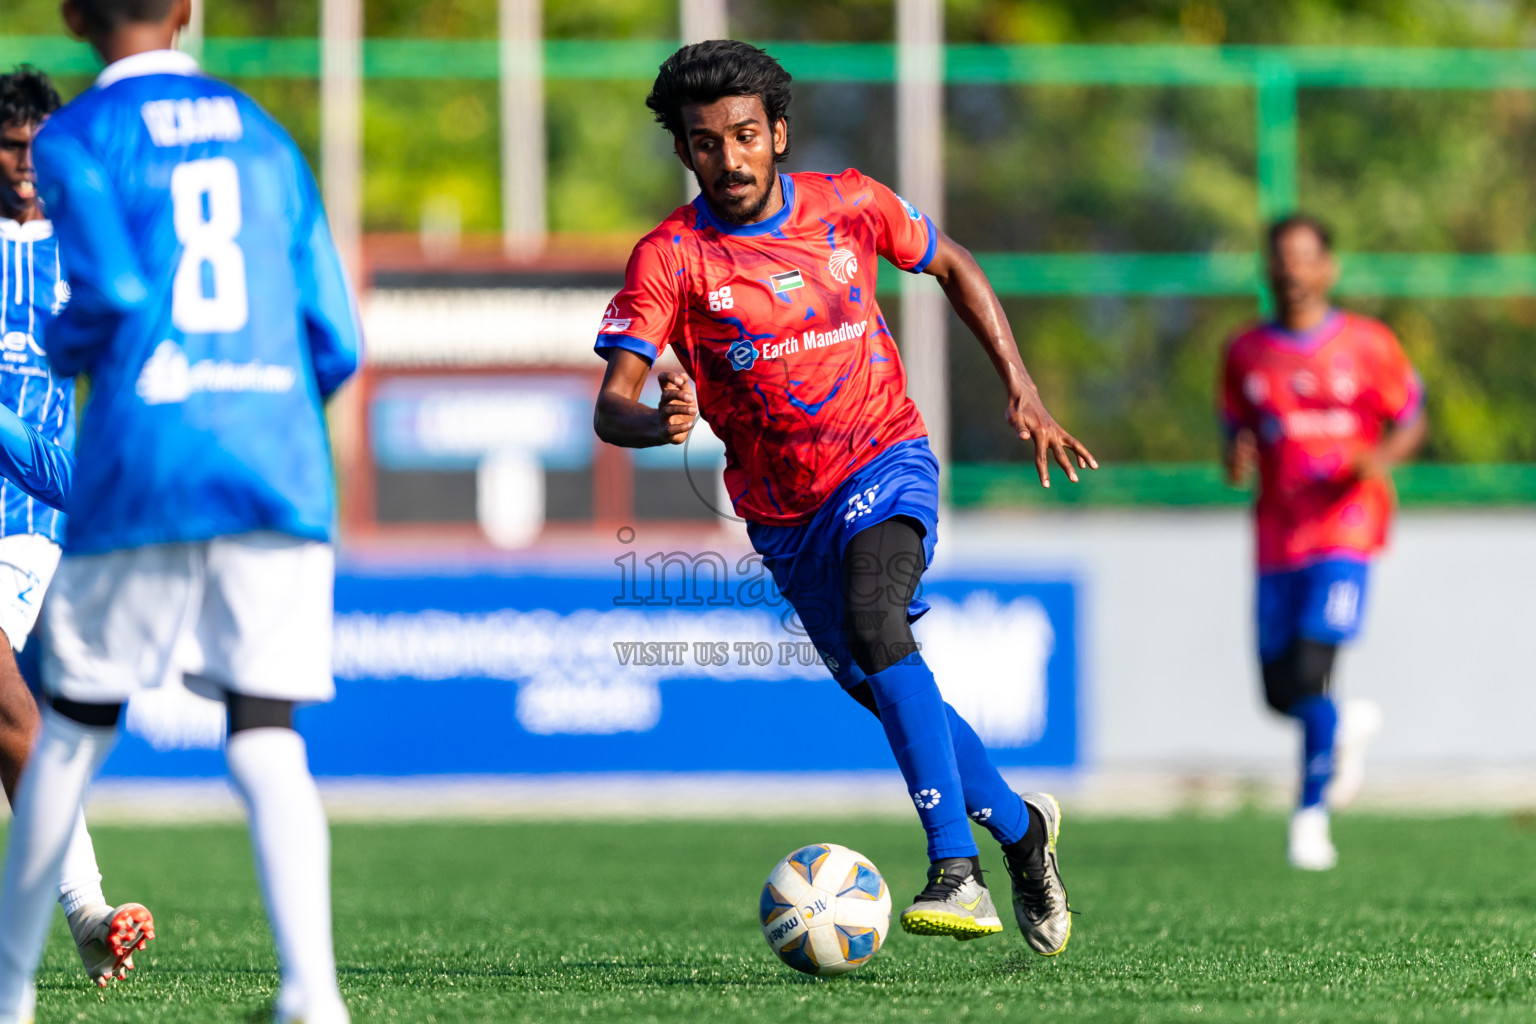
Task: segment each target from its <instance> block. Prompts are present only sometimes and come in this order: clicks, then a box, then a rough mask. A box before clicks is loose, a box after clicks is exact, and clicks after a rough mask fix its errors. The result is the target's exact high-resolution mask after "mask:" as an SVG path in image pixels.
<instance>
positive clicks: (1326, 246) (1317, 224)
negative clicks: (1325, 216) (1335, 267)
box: [1269, 213, 1333, 252]
mask: <svg viewBox="0 0 1536 1024" xmlns="http://www.w3.org/2000/svg"><path fill="white" fill-rule="evenodd" d="M1292 228H1305V229H1307V230H1308V231H1310V232H1312V233H1313V234H1314V235H1316V236H1317V240H1318V241H1319V242H1322V243H1323V251H1324V252H1333V231H1332V229H1330V228H1329V227H1328V225H1327V224H1324V223H1323V222H1322V221H1321V220H1318V219H1317V218H1316V217H1314V216H1312V215H1311V214H1308V213H1293V214H1291V215H1290V216H1288V217H1281V218H1280V219H1279V220H1277V221H1275V222H1274V223H1273V224H1271V225H1270V226H1269V251H1270V252H1274V251H1275V249H1276V248H1277V247H1278V246H1279V245H1280V236H1281V235H1283V234H1285V233H1286V232H1287V231H1289V230H1291V229H1292Z"/></svg>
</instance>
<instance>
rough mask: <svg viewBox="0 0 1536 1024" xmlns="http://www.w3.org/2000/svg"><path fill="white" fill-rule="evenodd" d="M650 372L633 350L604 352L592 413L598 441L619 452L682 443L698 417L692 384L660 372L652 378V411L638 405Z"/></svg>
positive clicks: (682, 378) (683, 377)
mask: <svg viewBox="0 0 1536 1024" xmlns="http://www.w3.org/2000/svg"><path fill="white" fill-rule="evenodd" d="M650 371H651V365H650V363H648V362H646V361H645V360H644V359H642V358H641V357H640V356H638V355H636V354H635V353H633V352H629V351H626V350H624V349H616V350H614V351H613V352H611V353H610V355H609V359H608V370H607V372H606V373H605V374H604V375H603V384H602V389H601V390H600V391H598V393H597V408H596V409H595V410H594V412H593V414H592V427H593V429H594V430H596V431H597V436H598V437H599V438H601V439H602V440H604V441H606V442H608V443H609V444H612V445H618V446H619V447H621V448H654V447H656V446H657V445H663V444H682V443H683V442H685V441H687V440H688V433H689V431H691V430H692V429H693V421H694V420H695V419H696V418H697V417H698V415H699V406H698V400H697V398H696V397H695V395H694V392H693V383H692V382H691V381H689V380H688V375H687V374H683V373H676V372H672V371H665V372H663V373H661V374H660V375H658V377H657V379H658V381H660V383H661V404H660V405H659V406H656V407H654V408H653V407H652V406H649V405H646V404H644V403H643V402H641V401H640V392H641V390H642V389H643V388H644V387H645V379H646V377H648V376H649V375H650Z"/></svg>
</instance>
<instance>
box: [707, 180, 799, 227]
mask: <svg viewBox="0 0 1536 1024" xmlns="http://www.w3.org/2000/svg"><path fill="white" fill-rule="evenodd" d="M779 190H780V191H781V192H782V193H783V196H784V205H783V206H781V207H779V212H778V213H776V214H774V215H773V216H772V217H769V218H768V219H767V220H760V221H758V222H757V223H755V224H731V223H728V222H726V221H723V220H721V219H720V218H719V217H716V216H715V211H713V210H711V209H710V208H709V200H708V199H705V198H704V193H702V192H700V193H699V194H698V195H697V196H696V197H694V200H693V206H694V209H696V210H698V211H699V219H700V220H702V221H704V223H706V224H708V225H709V226H710V227H712V228H714V229H715V230H716V231H719V232H720V233H722V234H726V235H743V236H747V237H750V236H753V235H767V234H771V233H772V232H774V231H777V230H779V229H780V228H782V227H783V226H784V224H785V222H786V221H788V220H789V216H790V214H792V213H794V212H795V180H794V179H793V178H791V177H790V176H789V175H787V174H781V175H779Z"/></svg>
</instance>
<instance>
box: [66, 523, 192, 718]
mask: <svg viewBox="0 0 1536 1024" xmlns="http://www.w3.org/2000/svg"><path fill="white" fill-rule="evenodd" d="M203 548H204V545H203V544H201V543H179V544H152V545H149V546H146V547H142V548H130V549H127V550H123V551H108V552H103V553H101V554H95V555H69V556H66V557H64V558H63V559H61V560H60V562H59V566H58V571H57V573H55V575H54V579H53V585H52V587H50V588H49V593H48V600H47V602H45V603H44V605H43V613H42V618H43V632H44V634H45V639H46V641H47V642H46V643H45V644H44V646H43V656H42V674H43V686H44V689H45V690H47V691H48V692H49V693H52V694H54V695H56V696H61V697H65V698H67V699H69V700H73V701H79V702H81V703H87V704H118V703H122V702H123V701H126V700H127V699H128V698H129V697H130V696H131V695H132V694H134V693H135V692H137V691H138V690H141V689H145V688H148V687H153V686H158V685H160V683H161V682H163V681H164V680H165V679H166V678H167V676H168V674H169V673H170V672H171V671H173V669H174V666H175V659H176V658H177V656H178V649H179V647H180V646H181V640H182V637H183V635H184V633H185V631H186V629H187V627H188V625H189V622H190V620H191V616H192V614H193V611H194V606H195V604H196V603H197V601H198V599H199V597H200V595H201V588H202V582H201V580H202V570H203V567H202V560H203Z"/></svg>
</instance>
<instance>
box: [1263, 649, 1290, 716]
mask: <svg viewBox="0 0 1536 1024" xmlns="http://www.w3.org/2000/svg"><path fill="white" fill-rule="evenodd" d="M1291 660H1292V659H1291V654H1290V651H1286V652H1285V653H1284V654H1282V655H1281V656H1280V657H1278V658H1276V659H1274V660H1273V661H1266V662H1265V663H1264V702H1265V703H1266V704H1268V705H1269V706H1270V707H1272V708H1274V709H1275V710H1276V711H1278V712H1280V713H1281V714H1282V715H1283V714H1285V713H1286V712H1287V711H1289V710H1290V709H1291V705H1292V704H1294V703H1296V681H1295V678H1294V675H1295V674H1294V673H1293V672H1292V671H1291Z"/></svg>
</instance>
